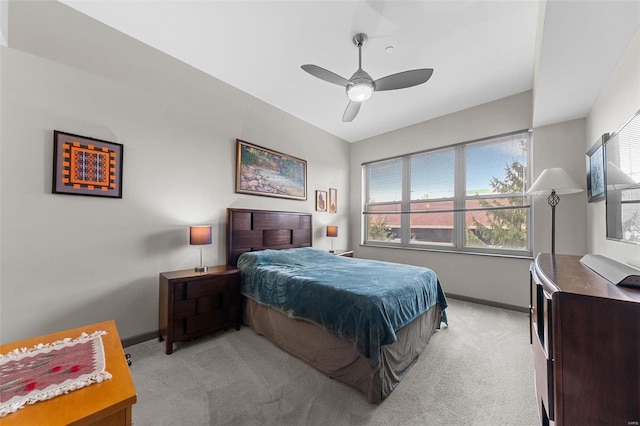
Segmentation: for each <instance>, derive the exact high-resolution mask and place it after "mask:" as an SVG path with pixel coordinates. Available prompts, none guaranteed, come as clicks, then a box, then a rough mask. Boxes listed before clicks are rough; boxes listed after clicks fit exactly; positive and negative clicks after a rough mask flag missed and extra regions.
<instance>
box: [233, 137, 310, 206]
mask: <svg viewBox="0 0 640 426" xmlns="http://www.w3.org/2000/svg"><path fill="white" fill-rule="evenodd" d="M236 147H237V152H236V157H237V158H236V192H237V193H241V194H252V195H264V196H268V197H280V198H291V199H293V200H306V199H307V162H306V161H305V160H301V159H299V158H296V157H292V156H290V155H287V154H283V153H281V152H277V151H273V150H270V149H267V148H263V147H261V146H258V145H254V144H251V143H249V142H244V141H241V140H240V139H236Z"/></svg>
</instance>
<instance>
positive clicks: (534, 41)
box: [9, 0, 640, 142]
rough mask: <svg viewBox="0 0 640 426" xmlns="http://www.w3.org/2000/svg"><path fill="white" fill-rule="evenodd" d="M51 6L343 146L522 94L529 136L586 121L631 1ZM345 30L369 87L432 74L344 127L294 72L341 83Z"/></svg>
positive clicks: (634, 5) (616, 52) (324, 91)
mask: <svg viewBox="0 0 640 426" xmlns="http://www.w3.org/2000/svg"><path fill="white" fill-rule="evenodd" d="M61 2H62V3H64V4H66V5H68V6H71V7H73V8H74V9H76V10H78V11H80V12H82V13H84V14H86V15H88V16H91V17H93V18H94V19H96V20H98V21H101V22H103V23H105V24H107V25H109V26H111V27H113V28H115V29H117V30H119V31H121V32H123V33H125V34H127V35H129V36H131V37H134V38H136V39H138V40H140V41H142V42H144V43H146V44H148V45H150V46H152V47H154V48H156V49H158V50H160V51H163V52H165V53H167V54H169V55H171V56H173V57H175V58H177V59H180V60H181V61H183V62H185V63H188V64H190V65H192V66H194V67H195V68H198V69H200V70H202V71H204V72H206V73H208V74H210V75H212V76H214V77H216V78H218V79H220V80H222V81H225V82H227V83H228V84H230V85H232V86H235V87H237V88H238V89H241V90H243V91H245V92H247V93H249V94H251V95H253V96H255V97H257V98H259V99H262V100H263V101H265V102H267V103H269V104H271V105H273V106H275V107H277V108H280V109H282V110H284V111H286V112H288V113H290V114H292V115H294V116H296V117H298V118H300V119H302V120H304V121H307V122H309V123H311V124H313V125H315V126H317V127H319V128H322V129H324V130H326V131H327V132H329V133H332V134H334V135H336V136H338V137H340V138H342V139H344V140H347V141H350V142H354V141H359V140H362V139H366V138H368V137H371V136H375V135H378V134H381V133H385V132H389V131H392V130H395V129H398V128H401V127H405V126H408V125H411V124H415V123H418V122H421V121H425V120H428V119H431V118H435V117H439V116H442V115H445V114H449V113H452V112H456V111H459V110H462V109H465V108H469V107H472V106H476V105H479V104H483V103H486V102H489V101H492V100H495V99H500V98H503V97H506V96H510V95H513V94H516V93H520V92H523V91H526V90H530V89H532V88H534V86H535V88H534V117H533V123H534V126H538V125H546V124H552V123H555V122H560V121H565V120H568V119H573V118H581V117H585V116H586V115H587V113H588V112H589V110H590V108H591V106H592V105H593V103H594V101H595V100H596V99H597V96H598V94H599V93H600V91H601V90H602V87H603V85H604V84H605V83H606V81H607V79H608V78H609V76H610V75H611V73H612V71H613V69H614V67H615V65H616V64H617V63H618V61H619V59H620V58H621V57H622V55H623V54H624V52H625V50H626V48H627V46H628V45H629V42H630V41H631V39H632V37H633V35H634V34H635V33H636V31H637V30H638V28H639V27H640V1H637V0H626V1H619V2H615V1H579V0H573V1H571V0H554V1H548V2H539V1H525V0H522V1H518V0H513V1H508V0H502V1H478V0H473V1H469V0H466V1H463V0H459V1H450V0H449V1H300V0H299V1H268V0H260V1H205V0H199V1H186V0H182V1H178V0H162V1H158V0H155V1H150V0H146V1H144V0H119V1H116V0H61ZM539 16H541V18H540V19H539ZM11 21H12V20H11V16H10V25H11ZM358 32H364V33H366V34H368V36H369V41H368V43H367V44H366V45H365V46H364V48H363V54H362V55H363V68H364V69H365V70H366V71H367V72H368V73H369V74H371V76H372V77H373V78H374V79H377V78H380V77H383V76H385V75H388V74H393V73H396V72H400V71H404V70H408V69H415V68H433V69H434V74H433V77H432V78H431V79H430V80H429V81H428V82H427V83H425V84H423V85H420V86H417V87H413V88H408V89H403V90H397V91H389V92H379V93H375V94H374V95H373V97H372V98H371V99H370V100H368V101H366V102H365V103H364V104H363V105H362V109H361V110H360V114H359V115H358V116H357V117H356V119H355V120H354V121H353V122H351V123H343V122H342V121H341V118H342V113H343V111H344V109H345V107H346V105H347V102H348V99H347V96H346V94H345V92H344V89H343V88H342V87H340V86H336V85H332V84H329V83H326V82H324V81H321V80H319V79H317V78H314V77H312V76H311V75H309V74H307V73H306V72H304V71H302V70H301V69H300V65H303V64H308V63H311V64H315V65H318V66H321V67H323V68H326V69H328V70H331V71H333V72H335V73H336V74H339V75H342V76H344V77H345V78H349V77H350V76H351V74H353V72H354V71H355V70H356V69H357V58H358V56H357V53H358V51H357V48H356V47H355V46H354V45H353V43H352V41H351V39H352V37H353V35H354V34H356V33H358ZM9 43H10V45H11V39H10V40H9ZM387 46H394V48H395V49H394V52H393V53H392V54H388V53H385V49H386V47H387ZM534 69H535V70H536V72H535V75H534ZM534 82H535V84H534Z"/></svg>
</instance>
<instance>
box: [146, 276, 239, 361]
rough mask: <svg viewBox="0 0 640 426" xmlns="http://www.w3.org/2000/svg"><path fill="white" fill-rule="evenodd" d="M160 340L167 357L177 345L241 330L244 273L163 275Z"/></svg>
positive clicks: (161, 280)
mask: <svg viewBox="0 0 640 426" xmlns="http://www.w3.org/2000/svg"><path fill="white" fill-rule="evenodd" d="M159 302H160V303H159V307H158V340H160V341H163V340H165V341H166V351H165V352H166V353H167V354H171V353H172V352H173V343H174V342H177V341H182V340H191V339H193V338H195V337H198V336H202V335H204V334H208V333H212V332H214V331H218V330H223V329H226V328H228V327H229V326H231V325H233V326H235V328H236V330H239V329H240V325H241V322H242V299H241V297H240V270H239V269H237V268H235V267H233V266H227V265H220V266H213V267H209V270H208V271H207V272H195V271H194V270H193V269H186V270H182V271H173V272H164V273H161V274H160V297H159Z"/></svg>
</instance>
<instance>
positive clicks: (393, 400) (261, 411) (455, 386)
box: [126, 299, 538, 426]
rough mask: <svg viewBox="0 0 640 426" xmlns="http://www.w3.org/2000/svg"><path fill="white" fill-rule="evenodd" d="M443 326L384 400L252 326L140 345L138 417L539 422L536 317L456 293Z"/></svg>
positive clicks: (135, 353) (144, 423) (150, 423)
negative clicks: (532, 331) (532, 333)
mask: <svg viewBox="0 0 640 426" xmlns="http://www.w3.org/2000/svg"><path fill="white" fill-rule="evenodd" d="M447 312H448V317H449V326H448V327H445V326H443V328H442V329H441V330H439V331H438V332H436V334H435V335H434V336H433V337H432V339H431V342H430V343H429V345H428V346H427V348H426V349H425V351H424V352H423V353H422V355H421V356H420V358H419V359H418V361H417V362H416V364H415V365H414V366H413V368H412V369H411V370H410V371H409V373H408V374H407V375H406V376H405V378H404V380H403V381H402V382H400V384H399V385H398V387H397V388H396V389H395V390H394V391H393V392H392V393H391V395H390V396H389V397H388V398H387V399H386V400H384V401H383V402H382V404H380V405H372V404H370V403H368V402H367V401H366V399H365V398H364V396H363V395H362V394H360V393H359V392H358V391H356V390H355V389H353V388H351V387H350V386H347V385H345V384H342V383H340V382H338V381H336V380H332V379H330V378H329V377H327V376H325V375H324V374H323V373H321V372H319V371H318V370H315V369H314V368H312V367H310V366H309V365H307V364H305V363H304V362H302V361H301V360H300V359H298V358H296V357H294V356H292V355H289V354H288V353H286V352H284V351H283V350H281V349H279V348H277V347H275V346H274V345H273V344H272V343H271V342H269V341H268V340H267V339H265V338H264V337H262V336H259V335H257V334H256V333H255V332H254V331H253V330H252V329H250V328H249V327H246V326H245V327H242V328H241V329H240V331H236V330H234V329H230V330H228V331H226V332H220V333H216V334H215V335H212V336H208V337H204V338H201V339H197V340H194V341H192V342H183V343H176V345H175V350H174V352H173V354H172V355H166V354H165V353H164V347H165V346H164V342H163V343H160V342H158V341H157V339H154V340H150V341H147V342H143V343H140V344H137V345H133V346H130V347H128V348H127V350H126V352H127V353H130V354H131V355H132V361H133V365H132V366H131V372H132V375H133V379H134V382H135V386H136V389H137V392H138V402H137V403H136V404H135V405H134V406H133V423H134V425H135V426H161V425H323V426H324V425H427V426H430V425H434V426H440V425H487V426H488V425H492V426H493V425H513V426H526V425H532V426H533V425H536V424H538V416H537V413H536V399H535V388H534V382H533V357H532V351H531V345H530V344H529V331H528V326H529V319H528V316H527V315H526V314H524V313H520V312H515V311H510V310H505V309H499V308H494V307H489V306H484V305H479V304H475V303H469V302H465V301H460V300H455V299H449V308H448V310H447Z"/></svg>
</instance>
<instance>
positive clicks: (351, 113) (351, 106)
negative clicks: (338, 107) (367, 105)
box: [342, 101, 362, 123]
mask: <svg viewBox="0 0 640 426" xmlns="http://www.w3.org/2000/svg"><path fill="white" fill-rule="evenodd" d="M360 105H362V102H354V101H349V103H348V104H347V108H346V109H345V110H344V114H342V121H344V122H345V123H348V122H350V121H353V119H354V118H356V115H358V112H359V111H360Z"/></svg>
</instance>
